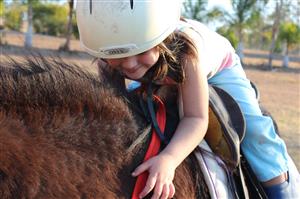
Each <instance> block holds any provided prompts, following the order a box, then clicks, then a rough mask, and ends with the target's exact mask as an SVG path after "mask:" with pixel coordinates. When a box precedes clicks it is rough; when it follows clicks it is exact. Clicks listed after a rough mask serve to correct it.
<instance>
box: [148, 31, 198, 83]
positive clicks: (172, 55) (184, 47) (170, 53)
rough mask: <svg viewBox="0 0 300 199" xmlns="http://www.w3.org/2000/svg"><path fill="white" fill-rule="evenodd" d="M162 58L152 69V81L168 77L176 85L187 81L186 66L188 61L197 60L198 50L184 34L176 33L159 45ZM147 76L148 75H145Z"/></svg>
mask: <svg viewBox="0 0 300 199" xmlns="http://www.w3.org/2000/svg"><path fill="white" fill-rule="evenodd" d="M158 48H159V51H160V57H159V59H158V61H157V63H156V64H155V65H154V66H153V67H152V68H153V71H154V72H153V75H152V78H151V80H152V81H154V82H155V81H161V80H164V79H165V78H166V77H169V78H171V79H172V80H173V81H174V82H175V83H178V84H180V83H183V82H184V80H185V72H184V66H185V61H186V59H192V58H195V57H196V55H197V50H196V47H195V44H194V43H193V41H192V40H191V39H190V37H189V36H187V35H186V34H185V33H184V32H179V31H177V32H174V33H172V34H171V35H170V36H168V37H167V38H166V39H165V40H164V41H163V42H162V43H160V44H159V45H158ZM145 76H147V74H146V75H145Z"/></svg>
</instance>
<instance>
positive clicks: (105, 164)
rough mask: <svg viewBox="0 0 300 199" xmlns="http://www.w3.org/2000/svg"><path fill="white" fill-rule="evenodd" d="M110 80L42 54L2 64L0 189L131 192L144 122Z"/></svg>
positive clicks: (93, 194)
mask: <svg viewBox="0 0 300 199" xmlns="http://www.w3.org/2000/svg"><path fill="white" fill-rule="evenodd" d="M106 75H109V73H107V74H106ZM108 79H109V77H108V78H107V79H106V80H103V77H101V76H99V75H96V74H92V73H90V72H87V71H86V70H84V69H83V68H82V67H79V66H77V65H76V64H69V63H66V62H65V61H63V60H61V59H60V58H44V57H43V56H41V55H34V56H31V57H28V58H27V59H26V60H24V61H15V60H13V59H10V60H8V61H5V62H3V61H1V62H0V151H1V153H0V160H1V163H0V195H1V194H2V195H4V198H5V197H6V198H21V197H23V196H28V198H34V197H37V198H38V197H39V196H40V197H43V196H44V195H47V196H52V198H75V197H77V196H79V195H80V196H81V197H82V198H99V197H104V195H105V197H106V198H120V197H121V196H124V197H125V198H128V197H130V196H129V195H126V194H130V193H131V191H132V190H131V189H132V186H121V184H122V183H124V182H126V183H127V184H128V185H129V184H133V183H134V178H132V177H131V175H130V171H132V169H134V168H135V167H136V166H137V165H132V162H140V161H141V160H142V159H141V158H143V155H142V154H143V153H144V152H143V151H144V150H145V149H144V148H143V147H144V146H142V145H141V144H139V146H136V145H135V144H134V141H135V140H136V139H137V138H138V137H139V130H140V129H142V128H144V126H143V125H144V124H143V125H142V127H141V123H139V121H138V119H139V117H136V115H137V113H136V112H133V111H134V110H133V109H132V108H130V106H129V104H128V103H127V102H126V100H125V98H123V97H121V95H120V93H121V92H122V88H117V87H116V85H115V84H113V83H112V82H111V83H110V82H109V81H107V80H108ZM175 113H176V112H175ZM133 145H134V146H136V147H135V148H133V149H132V146H133ZM1 148H4V149H5V150H1ZM128 148H131V149H130V150H128ZM142 148H143V149H142ZM133 154H135V156H133ZM133 159H134V160H133ZM66 161H67V162H68V163H65V162H66ZM29 162H30V165H28V163H29ZM60 162H61V163H60ZM16 167H17V168H16ZM121 167H122V168H123V169H122V170H121V169H120V168H121ZM180 169H185V170H184V172H179V173H178V175H182V176H185V175H187V173H188V171H187V168H186V167H182V168H180ZM125 171H126V173H119V172H125ZM104 173H105V175H103V174H104ZM101 174H102V176H100V175H101ZM179 179H182V180H183V181H178V182H179V184H187V183H188V181H185V180H188V178H184V177H181V178H179ZM87 182H89V183H91V184H93V186H90V185H89V184H87ZM121 182H122V183H121ZM183 189H187V190H188V191H186V192H184V191H183V192H182V193H188V192H191V190H193V187H185V188H182V190H183ZM3 190H4V191H6V190H10V191H9V192H1V191H3ZM11 194H14V195H11ZM124 194H125V195H124ZM73 196H74V197H73Z"/></svg>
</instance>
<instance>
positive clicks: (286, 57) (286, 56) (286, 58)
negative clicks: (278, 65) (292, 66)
mask: <svg viewBox="0 0 300 199" xmlns="http://www.w3.org/2000/svg"><path fill="white" fill-rule="evenodd" d="M282 63H283V64H282V66H283V67H284V68H288V67H289V46H288V44H286V49H285V53H284V57H283V62H282Z"/></svg>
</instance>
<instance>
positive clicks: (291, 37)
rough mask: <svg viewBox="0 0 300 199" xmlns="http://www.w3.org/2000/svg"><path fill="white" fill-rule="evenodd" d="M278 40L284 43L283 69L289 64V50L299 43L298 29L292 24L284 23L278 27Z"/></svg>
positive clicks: (299, 28) (299, 32) (299, 33)
mask: <svg viewBox="0 0 300 199" xmlns="http://www.w3.org/2000/svg"><path fill="white" fill-rule="evenodd" d="M278 38H279V39H280V40H282V41H285V43H286V50H285V55H284V59H283V67H286V68H287V67H288V64H289V50H291V49H292V47H293V46H294V45H297V44H299V43H300V27H299V26H297V25H296V24H294V23H292V22H290V23H284V24H282V25H281V26H280V31H279V36H278Z"/></svg>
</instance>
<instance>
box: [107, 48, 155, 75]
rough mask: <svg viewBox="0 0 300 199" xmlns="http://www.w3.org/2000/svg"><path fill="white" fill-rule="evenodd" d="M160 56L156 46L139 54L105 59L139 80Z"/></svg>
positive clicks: (114, 66) (112, 65)
mask: <svg viewBox="0 0 300 199" xmlns="http://www.w3.org/2000/svg"><path fill="white" fill-rule="evenodd" d="M158 58H159V50H158V47H154V48H151V49H150V50H148V51H146V52H143V53H141V54H138V55H134V56H131V57H124V58H116V59H105V61H106V62H107V63H108V64H109V65H110V66H111V67H113V68H116V69H118V70H120V71H122V72H123V73H124V74H125V75H126V76H127V77H128V78H130V79H133V80H137V79H140V78H142V77H143V76H144V75H145V73H146V72H147V71H148V70H149V69H150V68H151V67H152V66H153V65H154V64H155V63H156V62H157V60H158Z"/></svg>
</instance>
